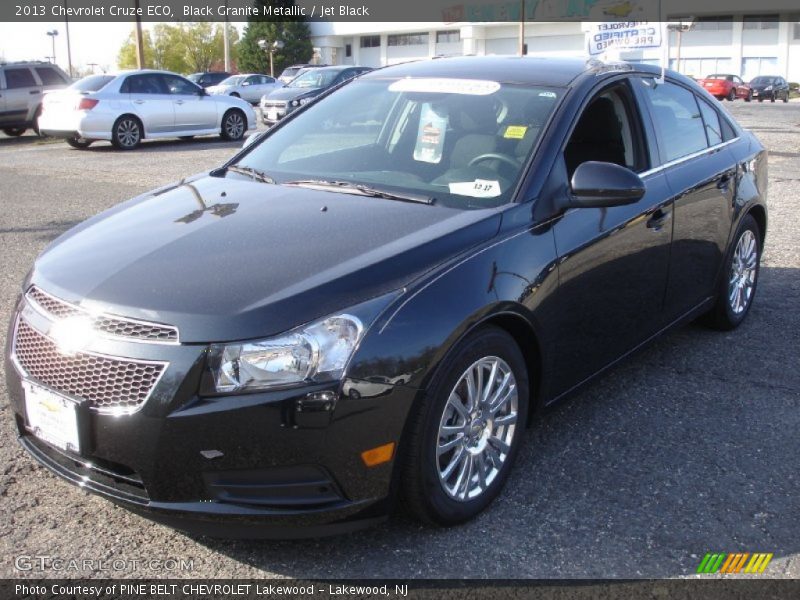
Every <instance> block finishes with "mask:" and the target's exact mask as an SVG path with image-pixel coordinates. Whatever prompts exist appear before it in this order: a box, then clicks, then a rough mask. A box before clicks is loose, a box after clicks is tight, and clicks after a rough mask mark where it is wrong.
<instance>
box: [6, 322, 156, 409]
mask: <svg viewBox="0 0 800 600" xmlns="http://www.w3.org/2000/svg"><path fill="white" fill-rule="evenodd" d="M14 354H15V356H16V359H17V361H18V362H19V364H20V366H21V367H22V368H23V369H24V370H25V372H26V373H27V374H28V375H30V376H31V377H33V378H34V379H37V380H38V381H40V382H41V383H44V384H45V385H47V386H49V387H51V388H53V389H54V390H56V391H58V392H62V393H64V394H68V395H71V396H76V397H78V398H82V399H84V400H87V401H89V402H90V404H91V406H92V407H94V408H96V409H100V410H108V409H128V410H133V409H136V408H138V407H139V406H140V405H141V404H142V403H143V402H144V401H145V400H147V397H148V396H149V395H150V392H151V391H152V389H153V388H154V387H155V385H156V383H157V382H158V379H159V378H160V377H161V374H162V373H163V372H164V369H165V367H166V365H165V364H164V363H151V362H141V361H137V360H133V359H129V358H124V359H123V358H112V357H107V356H99V355H95V354H88V353H83V352H78V353H76V354H75V355H69V356H68V355H64V354H61V353H60V352H59V351H58V349H57V348H56V345H55V344H54V343H53V342H52V341H51V340H50V339H49V338H47V337H46V336H44V335H42V334H41V333H39V332H38V331H36V330H35V329H34V328H33V327H31V326H30V325H28V324H27V323H26V322H25V321H23V320H20V321H19V323H18V324H17V333H16V339H15V340H14Z"/></svg>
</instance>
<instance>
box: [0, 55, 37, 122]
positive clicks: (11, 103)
mask: <svg viewBox="0 0 800 600" xmlns="http://www.w3.org/2000/svg"><path fill="white" fill-rule="evenodd" d="M4 74H5V79H6V88H5V90H3V97H4V98H5V108H4V109H3V113H2V114H0V124H3V123H6V124H21V123H25V122H28V121H30V120H31V119H32V118H33V112H34V109H35V108H36V107H37V106H39V103H40V102H41V98H42V88H41V86H40V85H39V83H38V82H37V81H36V79H35V78H34V76H33V72H32V71H31V70H30V69H29V68H28V67H10V66H9V67H6V68H5V70H4Z"/></svg>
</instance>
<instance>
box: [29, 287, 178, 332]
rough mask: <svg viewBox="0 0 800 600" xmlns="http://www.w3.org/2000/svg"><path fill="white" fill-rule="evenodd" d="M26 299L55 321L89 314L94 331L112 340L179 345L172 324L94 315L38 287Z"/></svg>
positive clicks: (175, 330) (33, 288)
mask: <svg viewBox="0 0 800 600" xmlns="http://www.w3.org/2000/svg"><path fill="white" fill-rule="evenodd" d="M25 297H26V298H27V299H28V301H29V302H31V303H32V304H33V305H34V306H35V307H37V308H38V309H39V310H40V311H41V312H43V313H44V314H45V315H47V316H48V317H50V318H51V319H65V318H67V317H71V316H75V315H87V316H89V317H90V318H91V319H92V322H93V324H94V328H95V329H96V330H97V331H99V332H101V333H103V334H105V335H107V336H111V337H115V338H124V339H129V340H138V341H143V342H156V343H177V342H178V329H177V328H176V327H173V326H172V325H161V324H159V323H148V322H146V321H138V320H136V319H130V318H126V317H117V316H113V315H93V314H90V313H89V312H88V311H86V310H84V309H82V308H80V307H78V306H75V305H74V304H70V303H68V302H65V301H64V300H59V299H58V298H56V297H54V296H51V295H50V294H48V293H46V292H43V291H42V290H40V289H39V288H37V287H36V286H33V287H31V288H30V289H29V290H28V293H27V294H25Z"/></svg>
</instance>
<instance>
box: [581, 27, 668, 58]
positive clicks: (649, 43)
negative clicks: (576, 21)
mask: <svg viewBox="0 0 800 600" xmlns="http://www.w3.org/2000/svg"><path fill="white" fill-rule="evenodd" d="M586 45H587V49H588V51H589V54H590V55H591V56H595V55H598V54H604V53H606V52H608V51H610V50H633V49H634V48H657V47H659V46H661V24H660V23H654V22H650V21H618V22H608V23H590V24H588V29H587V30H586Z"/></svg>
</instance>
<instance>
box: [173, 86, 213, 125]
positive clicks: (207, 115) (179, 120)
mask: <svg viewBox="0 0 800 600" xmlns="http://www.w3.org/2000/svg"><path fill="white" fill-rule="evenodd" d="M162 77H163V79H164V84H165V85H166V87H167V89H168V90H169V92H170V94H171V97H172V102H173V109H174V111H175V131H199V130H208V129H214V128H216V126H217V106H216V103H215V102H214V101H213V100H212V99H211V98H210V97H209V96H205V95H201V94H200V92H201V89H200V88H199V87H198V86H196V85H195V84H193V83H192V82H191V81H189V80H187V79H184V78H183V77H178V76H177V75H162Z"/></svg>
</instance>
